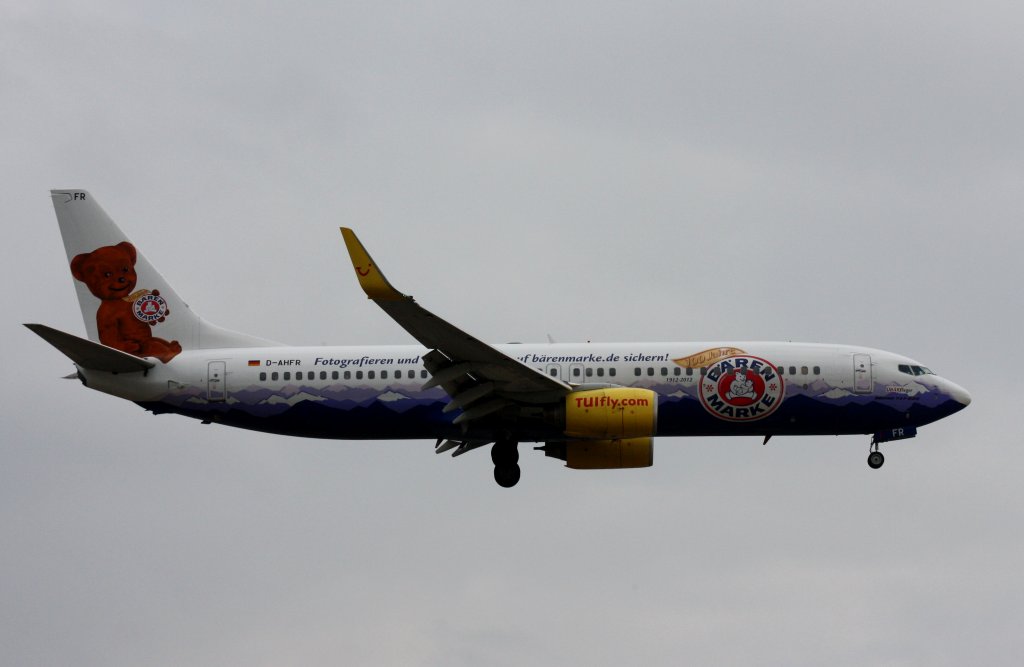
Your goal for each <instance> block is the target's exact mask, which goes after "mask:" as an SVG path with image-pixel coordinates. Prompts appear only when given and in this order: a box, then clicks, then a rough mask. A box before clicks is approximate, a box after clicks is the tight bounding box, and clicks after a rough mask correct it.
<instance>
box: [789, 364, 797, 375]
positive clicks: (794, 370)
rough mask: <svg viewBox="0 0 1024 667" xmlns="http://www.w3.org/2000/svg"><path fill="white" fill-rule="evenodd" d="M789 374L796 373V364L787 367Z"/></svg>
mask: <svg viewBox="0 0 1024 667" xmlns="http://www.w3.org/2000/svg"><path fill="white" fill-rule="evenodd" d="M789 374H790V375H796V366H790V367H789Z"/></svg>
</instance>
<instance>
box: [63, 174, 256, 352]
mask: <svg viewBox="0 0 1024 667" xmlns="http://www.w3.org/2000/svg"><path fill="white" fill-rule="evenodd" d="M50 197H51V198H52V199H53V208H54V210H55V211H56V213H57V222H58V223H59V224H60V233H61V237H62V238H63V239H64V249H65V251H66V252H67V257H68V267H69V270H70V272H71V275H72V278H73V279H74V284H75V290H76V291H77V294H78V302H79V304H80V305H81V307H82V317H83V319H84V320H85V329H86V332H87V333H88V337H89V340H92V341H97V342H99V343H102V344H104V345H106V346H108V347H112V348H115V349H118V350H121V351H123V352H127V353H129V354H133V355H135V356H138V357H155V358H157V359H159V360H160V361H163V362H164V363H167V362H168V361H170V360H171V359H173V358H174V357H175V356H177V355H178V354H179V353H180V352H181V351H182V350H195V349H208V348H222V347H261V346H267V345H275V343H273V342H271V341H267V340H263V339H260V338H256V337H253V336H249V335H246V334H241V333H236V332H233V331H228V330H226V329H221V328H220V327H216V326H213V325H211V324H210V323H208V322H206V321H204V320H203V319H202V318H200V317H199V316H198V315H196V314H195V313H194V312H193V311H192V310H191V309H190V308H189V307H188V304H186V303H185V302H184V301H182V299H181V298H180V297H179V296H178V294H177V292H175V291H174V288H172V287H171V286H170V284H168V283H167V281H166V280H164V277H163V276H161V275H160V273H159V272H157V270H156V269H154V268H153V266H152V265H151V264H150V263H149V261H148V260H147V259H146V257H145V256H144V255H143V254H142V252H140V250H139V249H138V248H136V247H135V246H134V245H133V244H132V243H131V242H130V241H129V240H128V238H127V236H125V234H124V233H123V232H122V231H121V230H120V229H119V228H118V226H117V225H116V224H114V221H113V220H111V219H110V217H109V216H108V215H107V214H106V213H105V212H104V211H103V209H102V208H100V206H99V204H97V203H96V201H95V200H94V199H93V197H92V195H90V194H89V193H88V192H86V191H85V190H51V191H50Z"/></svg>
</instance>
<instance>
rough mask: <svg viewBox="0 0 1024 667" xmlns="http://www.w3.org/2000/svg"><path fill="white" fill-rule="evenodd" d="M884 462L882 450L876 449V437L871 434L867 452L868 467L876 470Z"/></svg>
mask: <svg viewBox="0 0 1024 667" xmlns="http://www.w3.org/2000/svg"><path fill="white" fill-rule="evenodd" d="M883 463H885V457H884V456H883V455H882V452H880V451H878V439H877V438H875V437H874V436H872V438H871V450H870V452H869V453H868V467H870V468H871V469H872V470H878V469H879V468H881V467H882V464H883Z"/></svg>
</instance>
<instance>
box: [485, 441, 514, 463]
mask: <svg viewBox="0 0 1024 667" xmlns="http://www.w3.org/2000/svg"><path fill="white" fill-rule="evenodd" d="M518 445H519V443H518V442H516V441H515V440H499V441H498V442H496V443H494V446H493V447H491V463H493V464H494V465H496V466H499V467H500V466H511V465H515V464H517V463H519V447H518Z"/></svg>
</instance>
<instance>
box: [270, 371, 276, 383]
mask: <svg viewBox="0 0 1024 667" xmlns="http://www.w3.org/2000/svg"><path fill="white" fill-rule="evenodd" d="M270 379H271V380H273V381H275V382H276V381H277V371H274V372H273V373H271V374H270Z"/></svg>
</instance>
